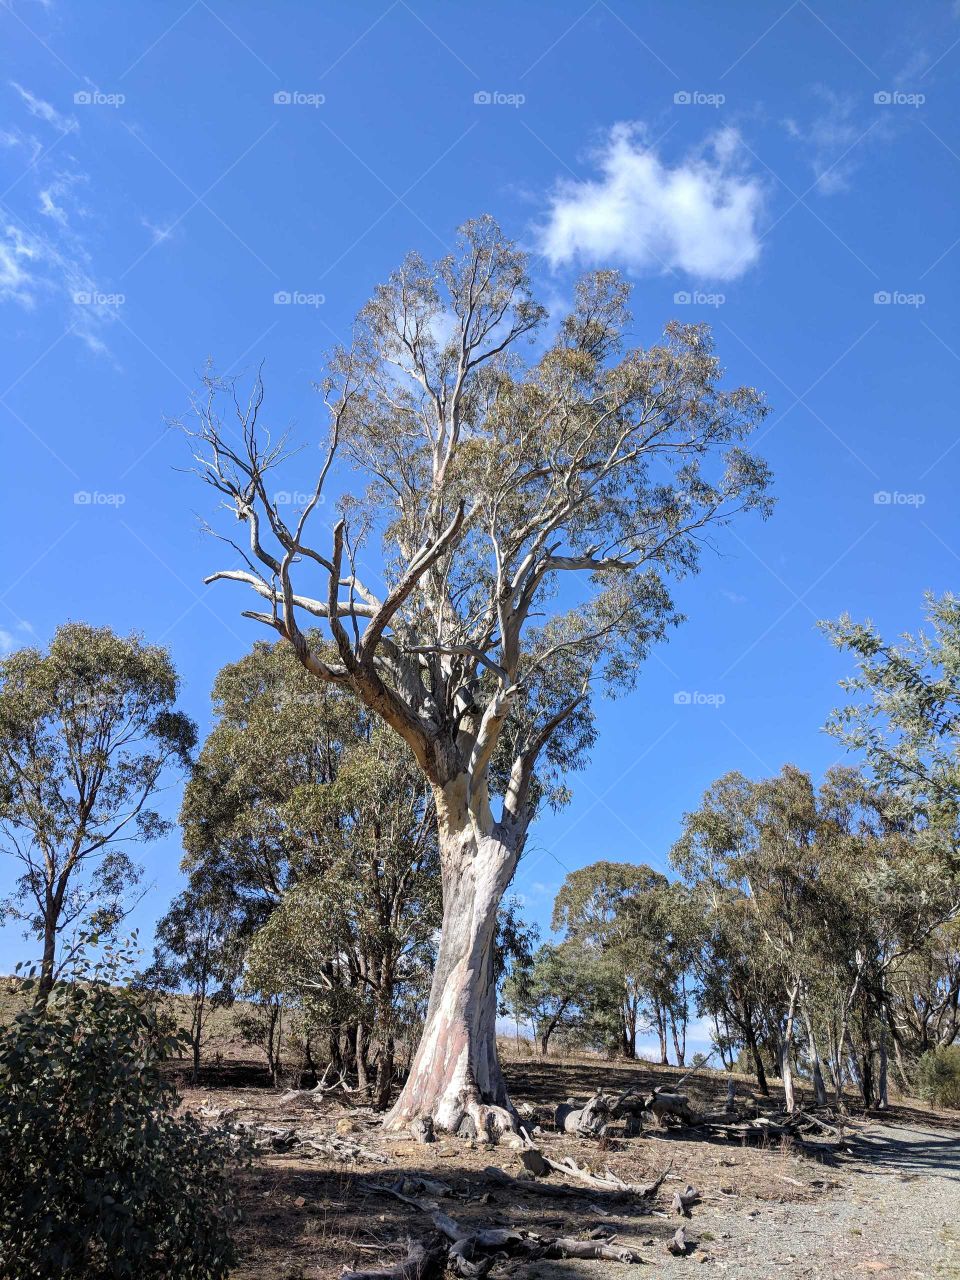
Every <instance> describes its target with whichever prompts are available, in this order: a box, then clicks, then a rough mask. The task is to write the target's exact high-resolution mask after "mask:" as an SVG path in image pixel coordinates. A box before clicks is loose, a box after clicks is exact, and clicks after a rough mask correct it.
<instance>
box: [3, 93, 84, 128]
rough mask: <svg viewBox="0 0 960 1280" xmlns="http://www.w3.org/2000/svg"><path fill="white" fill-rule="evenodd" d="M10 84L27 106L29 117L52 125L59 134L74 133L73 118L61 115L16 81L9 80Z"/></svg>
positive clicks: (76, 125) (75, 124)
mask: <svg viewBox="0 0 960 1280" xmlns="http://www.w3.org/2000/svg"><path fill="white" fill-rule="evenodd" d="M10 84H11V86H12V88H14V89H16V91H17V93H19V95H20V97H21V98H22V99H23V101H24V102H25V103H26V104H27V107H28V109H29V111H30V114H31V115H34V116H36V117H37V118H38V119H39V120H43V121H44V123H46V124H50V125H53V127H54V128H55V129H59V130H60V132H61V133H76V131H77V129H78V128H79V126H78V124H77V122H76V120H74V118H73V116H64V115H61V114H60V112H59V111H58V110H57V109H56V107H53V106H51V105H50V103H49V102H45V101H44V100H43V98H38V97H37V96H36V94H34V93H31V92H30V90H29V89H24V87H23V85H22V84H17V82H16V80H11V81H10Z"/></svg>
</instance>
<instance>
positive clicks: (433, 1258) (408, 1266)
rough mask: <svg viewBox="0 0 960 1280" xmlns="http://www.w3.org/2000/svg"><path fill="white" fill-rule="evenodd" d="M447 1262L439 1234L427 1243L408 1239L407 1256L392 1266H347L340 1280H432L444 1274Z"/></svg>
mask: <svg viewBox="0 0 960 1280" xmlns="http://www.w3.org/2000/svg"><path fill="white" fill-rule="evenodd" d="M446 1263H447V1246H446V1243H445V1241H444V1240H443V1238H442V1237H441V1236H439V1235H437V1236H435V1237H434V1238H433V1240H432V1241H429V1242H428V1243H426V1244H423V1243H422V1242H421V1241H419V1240H410V1241H408V1242H407V1256H406V1257H405V1258H402V1259H401V1260H400V1261H399V1262H395V1263H393V1265H392V1266H387V1267H377V1268H374V1269H372V1270H371V1269H368V1268H365V1269H364V1270H362V1271H351V1270H349V1268H345V1269H344V1270H343V1271H342V1272H341V1275H340V1280H432V1277H434V1276H441V1275H442V1274H443V1272H444V1269H445V1268H446Z"/></svg>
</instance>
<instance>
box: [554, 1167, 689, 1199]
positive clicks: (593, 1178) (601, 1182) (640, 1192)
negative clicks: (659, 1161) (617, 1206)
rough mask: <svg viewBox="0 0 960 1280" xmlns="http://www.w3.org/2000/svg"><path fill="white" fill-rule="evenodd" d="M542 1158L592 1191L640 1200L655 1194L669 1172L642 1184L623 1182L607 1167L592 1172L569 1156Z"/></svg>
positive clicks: (558, 1171) (666, 1170) (557, 1171)
mask: <svg viewBox="0 0 960 1280" xmlns="http://www.w3.org/2000/svg"><path fill="white" fill-rule="evenodd" d="M543 1160H544V1163H545V1164H546V1165H547V1166H548V1167H549V1168H551V1169H553V1170H554V1172H556V1173H563V1174H566V1175H567V1177H568V1178H576V1179H577V1180H578V1181H579V1182H583V1183H585V1184H586V1185H587V1186H588V1187H590V1188H591V1189H592V1190H594V1191H612V1192H615V1193H616V1194H618V1195H625V1196H636V1197H637V1198H638V1199H640V1200H646V1199H649V1198H650V1197H651V1196H654V1195H656V1193H657V1192H658V1191H659V1190H660V1187H661V1186H662V1185H663V1181H664V1179H665V1178H666V1176H667V1174H668V1173H669V1172H670V1170H669V1169H664V1171H663V1173H661V1174H660V1176H659V1177H658V1178H656V1180H655V1181H653V1182H649V1183H645V1184H644V1183H637V1182H624V1181H623V1179H622V1178H618V1177H617V1175H616V1174H615V1173H612V1172H611V1171H610V1170H609V1169H604V1171H603V1173H602V1174H600V1173H593V1172H592V1171H591V1170H590V1169H584V1168H581V1166H580V1165H578V1164H577V1163H576V1162H575V1161H574V1160H573V1158H572V1157H571V1156H564V1158H563V1159H562V1160H553V1159H551V1157H550V1156H543Z"/></svg>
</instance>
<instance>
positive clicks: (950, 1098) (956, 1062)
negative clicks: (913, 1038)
mask: <svg viewBox="0 0 960 1280" xmlns="http://www.w3.org/2000/svg"><path fill="white" fill-rule="evenodd" d="M914 1080H915V1085H916V1090H917V1093H918V1094H919V1095H920V1097H921V1098H925V1099H926V1100H927V1102H932V1103H934V1104H935V1105H936V1106H938V1107H952V1108H954V1109H955V1110H958V1111H960V1045H950V1046H948V1047H946V1048H941V1049H930V1050H929V1051H928V1052H927V1053H925V1054H923V1055H922V1056H921V1057H920V1059H919V1061H918V1062H917V1066H916V1071H915V1075H914Z"/></svg>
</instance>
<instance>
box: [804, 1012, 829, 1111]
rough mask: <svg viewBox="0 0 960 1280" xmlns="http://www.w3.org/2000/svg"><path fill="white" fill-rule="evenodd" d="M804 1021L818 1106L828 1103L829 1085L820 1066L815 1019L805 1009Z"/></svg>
mask: <svg viewBox="0 0 960 1280" xmlns="http://www.w3.org/2000/svg"><path fill="white" fill-rule="evenodd" d="M803 1022H804V1026H805V1027H806V1029H807V1045H808V1047H809V1050H810V1068H811V1072H812V1075H813V1091H814V1095H815V1097H816V1103H817V1106H818V1107H825V1106H826V1105H827V1087H826V1085H825V1084H824V1082H823V1071H822V1069H821V1066H820V1050H819V1049H818V1048H817V1037H816V1036H815V1035H814V1032H813V1020H812V1019H811V1017H810V1014H809V1013H808V1012H807V1011H806V1009H804V1011H803Z"/></svg>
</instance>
